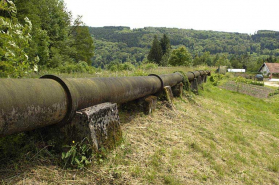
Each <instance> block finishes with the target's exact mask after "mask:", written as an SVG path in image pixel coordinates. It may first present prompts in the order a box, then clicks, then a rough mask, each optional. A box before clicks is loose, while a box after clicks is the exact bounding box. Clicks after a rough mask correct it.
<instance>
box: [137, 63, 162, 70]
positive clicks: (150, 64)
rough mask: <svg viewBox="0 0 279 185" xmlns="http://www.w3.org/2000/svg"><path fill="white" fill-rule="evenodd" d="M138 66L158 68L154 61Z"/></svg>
mask: <svg viewBox="0 0 279 185" xmlns="http://www.w3.org/2000/svg"><path fill="white" fill-rule="evenodd" d="M140 68H142V69H144V70H150V69H156V68H158V64H155V63H145V64H142V65H141V66H140Z"/></svg>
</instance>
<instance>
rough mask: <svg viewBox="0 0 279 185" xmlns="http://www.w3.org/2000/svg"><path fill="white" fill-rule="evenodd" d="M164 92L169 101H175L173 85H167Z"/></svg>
mask: <svg viewBox="0 0 279 185" xmlns="http://www.w3.org/2000/svg"><path fill="white" fill-rule="evenodd" d="M164 93H165V94H164V95H165V97H166V99H167V101H168V102H169V103H172V101H173V93H172V90H171V87H170V86H165V87H164Z"/></svg>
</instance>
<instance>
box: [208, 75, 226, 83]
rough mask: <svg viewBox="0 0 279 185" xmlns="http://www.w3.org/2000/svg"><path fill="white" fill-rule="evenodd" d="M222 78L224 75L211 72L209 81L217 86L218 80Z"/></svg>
mask: <svg viewBox="0 0 279 185" xmlns="http://www.w3.org/2000/svg"><path fill="white" fill-rule="evenodd" d="M223 78H224V75H222V74H212V75H211V76H210V77H209V81H210V82H212V84H213V85H214V86H217V85H218V84H219V81H220V80H222V79H223Z"/></svg>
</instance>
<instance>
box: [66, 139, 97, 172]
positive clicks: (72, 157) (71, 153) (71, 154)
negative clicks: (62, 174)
mask: <svg viewBox="0 0 279 185" xmlns="http://www.w3.org/2000/svg"><path fill="white" fill-rule="evenodd" d="M64 147H65V148H69V150H68V151H67V152H63V153H62V160H63V162H64V166H66V167H70V166H72V167H77V168H80V169H82V168H84V167H85V166H87V165H89V164H91V160H92V147H91V146H90V144H88V141H87V140H85V139H84V140H83V141H81V142H77V143H75V141H73V145H72V146H68V145H67V146H64Z"/></svg>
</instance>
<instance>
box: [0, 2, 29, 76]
mask: <svg viewBox="0 0 279 185" xmlns="http://www.w3.org/2000/svg"><path fill="white" fill-rule="evenodd" d="M0 12H1V14H0V30H1V31H0V76H3V77H6V76H8V75H12V76H14V77H21V76H22V74H23V73H24V72H28V71H29V70H30V69H31V67H32V62H30V61H28V58H29V57H28V54H27V53H26V50H27V49H28V48H29V42H30V40H31V38H32V37H31V35H30V31H31V29H32V23H31V21H30V20H29V19H28V18H27V17H26V18H25V24H24V25H22V24H19V22H18V19H17V18H16V14H17V9H16V7H15V4H14V3H13V2H12V1H8V0H7V1H0ZM33 64H34V61H33Z"/></svg>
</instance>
